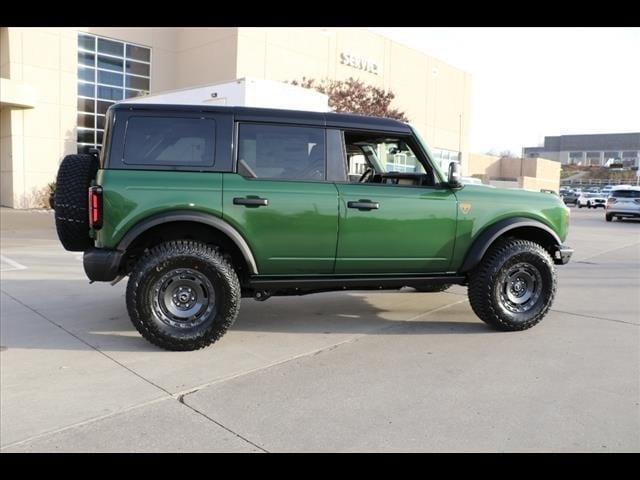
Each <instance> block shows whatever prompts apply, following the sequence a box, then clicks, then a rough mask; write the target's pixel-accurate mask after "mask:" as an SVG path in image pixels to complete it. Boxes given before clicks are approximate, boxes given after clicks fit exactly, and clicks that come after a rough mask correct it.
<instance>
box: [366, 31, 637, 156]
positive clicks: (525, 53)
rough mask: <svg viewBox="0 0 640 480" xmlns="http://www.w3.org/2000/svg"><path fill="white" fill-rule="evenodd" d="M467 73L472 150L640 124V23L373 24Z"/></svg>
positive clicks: (514, 146)
mask: <svg viewBox="0 0 640 480" xmlns="http://www.w3.org/2000/svg"><path fill="white" fill-rule="evenodd" d="M371 30H374V31H376V32H378V33H380V34H382V35H385V36H387V37H389V38H391V39H392V40H394V41H397V42H400V43H403V44H405V45H407V46H410V47H412V48H415V49H417V50H421V51H423V52H425V53H427V54H429V55H432V56H435V57H438V58H440V59H441V60H444V61H445V62H447V63H449V64H451V65H453V66H455V67H458V68H461V69H463V70H466V71H467V72H470V73H471V75H472V97H471V132H470V133H471V138H470V141H471V145H470V148H471V150H472V151H474V152H479V153H484V152H487V151H489V150H494V151H496V152H500V151H502V150H511V151H513V152H514V153H518V154H519V153H521V149H522V147H524V146H527V147H529V146H536V145H538V144H539V143H541V142H542V141H543V139H544V136H545V135H562V134H580V133H613V132H639V131H640V28H485V27H482V28H480V27H473V28H452V27H446V28H445V27H438V28H431V27H430V28H372V29H371Z"/></svg>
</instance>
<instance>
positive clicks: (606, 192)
mask: <svg viewBox="0 0 640 480" xmlns="http://www.w3.org/2000/svg"><path fill="white" fill-rule="evenodd" d="M613 189H614V186H613V185H607V186H606V187H602V190H600V193H601V194H602V195H604V196H605V197H608V196H609V194H610V193H611V190H613Z"/></svg>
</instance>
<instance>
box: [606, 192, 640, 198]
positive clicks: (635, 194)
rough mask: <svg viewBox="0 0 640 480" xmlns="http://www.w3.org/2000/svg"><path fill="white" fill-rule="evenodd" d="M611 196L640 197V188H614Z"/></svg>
mask: <svg viewBox="0 0 640 480" xmlns="http://www.w3.org/2000/svg"><path fill="white" fill-rule="evenodd" d="M611 196H612V197H618V198H640V190H613V191H612V192H611Z"/></svg>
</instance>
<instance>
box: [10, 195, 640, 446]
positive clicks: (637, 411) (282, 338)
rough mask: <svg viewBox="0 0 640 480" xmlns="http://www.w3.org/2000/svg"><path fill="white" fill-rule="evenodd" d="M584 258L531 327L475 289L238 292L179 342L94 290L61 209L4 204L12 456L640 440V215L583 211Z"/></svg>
mask: <svg viewBox="0 0 640 480" xmlns="http://www.w3.org/2000/svg"><path fill="white" fill-rule="evenodd" d="M571 215H572V217H571V225H570V233H569V238H568V239H567V242H566V243H567V244H568V245H570V246H572V247H574V248H575V254H574V256H573V259H572V261H571V263H569V264H568V265H566V266H562V267H558V274H559V288H558V295H557V297H556V300H555V303H554V306H553V308H552V310H551V312H550V313H549V314H548V316H547V317H546V318H545V319H544V320H543V321H542V323H540V324H539V325H538V326H536V327H534V328H533V329H531V330H527V331H524V332H514V333H502V332H496V331H493V330H490V329H489V328H488V327H486V326H485V324H483V323H482V322H481V321H480V320H479V319H478V318H477V317H476V316H475V315H474V314H473V312H472V311H471V308H470V306H469V303H468V302H467V297H466V288H464V287H458V286H456V287H453V288H451V289H450V290H449V291H447V292H445V293H437V294H428V293H417V292H414V291H413V290H411V289H405V290H406V291H388V292H375V293H372V292H340V293H323V294H315V295H308V296H302V297H289V298H284V297H280V298H278V297H276V298H272V299H270V300H269V301H267V302H264V303H261V302H256V301H254V300H252V299H243V301H242V307H241V311H240V316H239V317H238V320H237V321H236V323H235V325H234V326H233V327H232V329H231V330H230V331H229V332H228V333H227V335H226V336H225V337H224V338H223V339H222V340H220V341H219V342H218V343H216V344H214V345H213V346H211V347H209V348H206V349H204V350H200V351H196V352H167V351H163V350H160V349H158V348H156V347H154V346H153V345H151V344H149V343H147V342H146V341H145V340H144V339H143V338H142V337H141V336H140V335H139V334H138V332H137V331H136V330H135V329H134V328H133V326H132V325H131V324H130V322H129V319H128V316H127V312H126V308H125V299H124V292H125V287H126V281H122V282H120V283H119V284H117V285H116V286H110V285H109V284H102V283H95V284H93V285H89V283H88V280H87V279H86V277H85V276H84V272H83V269H82V261H81V254H80V253H73V252H66V251H64V250H63V249H62V247H61V246H60V244H59V243H58V241H57V238H56V234H55V228H54V226H53V216H52V213H51V212H44V211H42V212H20V211H14V210H9V209H2V210H1V211H0V216H1V238H0V240H1V242H2V244H1V254H2V258H1V259H2V274H1V275H2V277H1V278H2V298H1V322H0V325H1V330H0V344H1V346H0V362H1V375H2V376H1V398H0V400H1V419H0V420H1V430H0V436H1V438H0V440H1V443H0V448H1V449H2V451H3V452H24V451H198V452H200V451H206V452H209V451H211V452H221V451H234V452H249V451H255V452H263V451H269V452H271V451H273V452H277V451H296V452H297V451H473V452H475V451H517V452H521V451H553V452H563V451H580V452H581V451H586V452H628V451H636V452H637V451H639V450H640V328H639V327H640V222H637V221H625V222H617V221H615V222H612V223H607V222H605V220H604V212H603V211H602V210H587V209H577V208H573V207H572V214H571Z"/></svg>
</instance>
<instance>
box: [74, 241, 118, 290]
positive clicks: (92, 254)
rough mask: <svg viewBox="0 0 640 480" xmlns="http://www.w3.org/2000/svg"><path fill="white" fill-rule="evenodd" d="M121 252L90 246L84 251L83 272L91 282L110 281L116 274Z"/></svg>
mask: <svg viewBox="0 0 640 480" xmlns="http://www.w3.org/2000/svg"><path fill="white" fill-rule="evenodd" d="M123 255H124V253H123V252H120V251H119V250H108V249H104V248H90V249H89V250H87V251H85V252H84V255H83V257H82V264H83V266H84V273H86V275H87V277H89V280H91V281H92V282H110V281H112V280H114V279H115V278H116V277H117V276H118V271H119V270H120V262H121V261H122V256H123Z"/></svg>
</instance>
